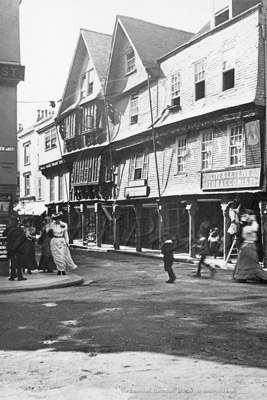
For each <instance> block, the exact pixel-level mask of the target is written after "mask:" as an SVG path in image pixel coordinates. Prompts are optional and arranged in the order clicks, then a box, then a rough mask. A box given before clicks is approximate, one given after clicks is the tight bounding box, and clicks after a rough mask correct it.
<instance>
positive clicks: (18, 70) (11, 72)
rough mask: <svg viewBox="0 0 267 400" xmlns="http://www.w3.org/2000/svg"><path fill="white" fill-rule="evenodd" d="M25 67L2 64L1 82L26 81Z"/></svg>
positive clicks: (0, 71)
mask: <svg viewBox="0 0 267 400" xmlns="http://www.w3.org/2000/svg"><path fill="white" fill-rule="evenodd" d="M24 73H25V67H24V66H22V65H17V64H2V63H0V80H7V81H24Z"/></svg>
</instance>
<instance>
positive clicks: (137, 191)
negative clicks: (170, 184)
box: [124, 186, 148, 197]
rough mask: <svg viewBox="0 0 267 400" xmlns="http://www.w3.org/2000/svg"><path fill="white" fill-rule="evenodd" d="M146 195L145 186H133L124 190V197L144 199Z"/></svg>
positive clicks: (146, 188) (146, 189)
mask: <svg viewBox="0 0 267 400" xmlns="http://www.w3.org/2000/svg"><path fill="white" fill-rule="evenodd" d="M147 195H148V187H147V186H133V187H126V188H125V193H124V196H125V197H146V196H147Z"/></svg>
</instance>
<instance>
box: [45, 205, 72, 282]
mask: <svg viewBox="0 0 267 400" xmlns="http://www.w3.org/2000/svg"><path fill="white" fill-rule="evenodd" d="M62 215H63V214H62V212H59V213H56V214H53V215H52V220H53V221H52V223H51V224H50V229H49V234H50V235H51V236H52V239H51V253H52V256H53V259H54V262H55V264H56V267H57V270H58V273H57V274H58V275H60V274H61V273H62V275H66V269H67V268H70V269H75V268H77V265H76V264H74V262H73V260H72V258H71V255H70V251H69V235H68V226H67V224H66V223H65V222H62V221H61V217H62Z"/></svg>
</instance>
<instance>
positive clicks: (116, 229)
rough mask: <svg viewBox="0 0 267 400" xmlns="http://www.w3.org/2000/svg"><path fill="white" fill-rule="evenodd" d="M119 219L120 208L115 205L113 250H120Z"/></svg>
mask: <svg viewBox="0 0 267 400" xmlns="http://www.w3.org/2000/svg"><path fill="white" fill-rule="evenodd" d="M120 218H121V210H120V207H119V206H117V205H115V206H113V246H114V249H116V250H119V248H120V226H119V224H120V222H119V220H120Z"/></svg>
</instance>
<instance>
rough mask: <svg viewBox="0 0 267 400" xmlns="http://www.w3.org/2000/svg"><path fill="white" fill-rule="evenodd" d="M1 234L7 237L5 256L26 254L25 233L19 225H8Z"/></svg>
mask: <svg viewBox="0 0 267 400" xmlns="http://www.w3.org/2000/svg"><path fill="white" fill-rule="evenodd" d="M3 236H6V238H7V256H8V257H9V258H11V257H12V256H15V255H19V256H25V254H26V248H25V244H26V240H27V238H26V235H25V233H24V230H23V229H22V227H21V226H18V225H9V226H8V227H7V228H6V229H5V230H4V232H3Z"/></svg>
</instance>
